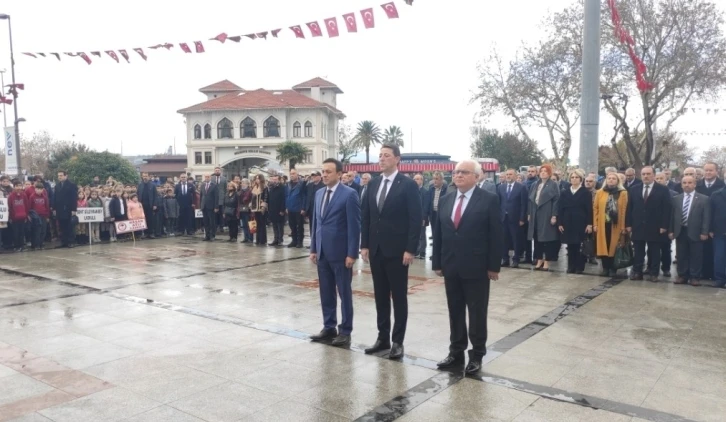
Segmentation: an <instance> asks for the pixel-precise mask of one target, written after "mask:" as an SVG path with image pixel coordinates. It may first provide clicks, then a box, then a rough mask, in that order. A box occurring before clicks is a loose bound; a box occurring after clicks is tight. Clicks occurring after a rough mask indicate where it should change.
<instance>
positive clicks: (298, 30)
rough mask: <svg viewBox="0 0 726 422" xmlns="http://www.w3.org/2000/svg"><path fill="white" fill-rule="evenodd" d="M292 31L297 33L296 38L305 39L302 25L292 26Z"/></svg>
mask: <svg viewBox="0 0 726 422" xmlns="http://www.w3.org/2000/svg"><path fill="white" fill-rule="evenodd" d="M290 29H291V30H292V32H294V33H295V38H305V34H303V31H302V28H300V25H295V26H291V27H290Z"/></svg>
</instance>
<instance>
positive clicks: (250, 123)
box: [239, 117, 257, 138]
mask: <svg viewBox="0 0 726 422" xmlns="http://www.w3.org/2000/svg"><path fill="white" fill-rule="evenodd" d="M239 130H240V131H241V132H242V137H243V138H256V137H257V123H255V121H254V120H252V119H250V118H249V117H247V118H245V119H244V120H242V123H241V124H240V125H239Z"/></svg>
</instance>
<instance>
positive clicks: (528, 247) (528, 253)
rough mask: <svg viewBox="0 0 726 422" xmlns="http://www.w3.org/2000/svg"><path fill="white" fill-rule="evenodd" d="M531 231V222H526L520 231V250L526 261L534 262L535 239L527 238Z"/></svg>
mask: <svg viewBox="0 0 726 422" xmlns="http://www.w3.org/2000/svg"><path fill="white" fill-rule="evenodd" d="M528 231H529V223H528V222H525V223H524V226H522V227H521V229H520V231H519V242H520V243H519V244H520V245H521V249H522V251H520V252H519V254H520V255H522V257H523V258H524V262H532V247H533V246H534V245H533V241H531V240H528V239H527V233H528Z"/></svg>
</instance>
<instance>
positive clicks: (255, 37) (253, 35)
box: [245, 34, 257, 40]
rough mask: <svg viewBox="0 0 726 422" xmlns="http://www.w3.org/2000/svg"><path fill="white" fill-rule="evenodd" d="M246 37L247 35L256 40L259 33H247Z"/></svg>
mask: <svg viewBox="0 0 726 422" xmlns="http://www.w3.org/2000/svg"><path fill="white" fill-rule="evenodd" d="M245 37H247V38H249V39H251V40H256V39H257V34H247V35H245Z"/></svg>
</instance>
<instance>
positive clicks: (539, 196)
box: [527, 164, 560, 271]
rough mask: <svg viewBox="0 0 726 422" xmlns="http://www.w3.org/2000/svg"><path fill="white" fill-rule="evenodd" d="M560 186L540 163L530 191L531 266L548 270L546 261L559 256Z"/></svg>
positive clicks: (548, 168) (529, 232) (546, 167)
mask: <svg viewBox="0 0 726 422" xmlns="http://www.w3.org/2000/svg"><path fill="white" fill-rule="evenodd" d="M559 200H560V188H559V186H558V184H557V182H555V181H554V180H552V166H551V165H549V164H542V166H541V167H540V170H539V180H538V181H537V183H535V184H533V185H532V187H531V188H530V190H529V207H528V221H529V230H528V233H527V239H528V240H533V241H534V254H533V256H532V260H533V261H535V266H534V269H535V270H537V271H549V269H550V267H549V263H550V262H556V261H557V259H558V257H559V253H560V250H559V245H560V243H559V239H560V238H559V236H560V234H559V232H558V230H557V213H558V211H559V207H558V202H559Z"/></svg>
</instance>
